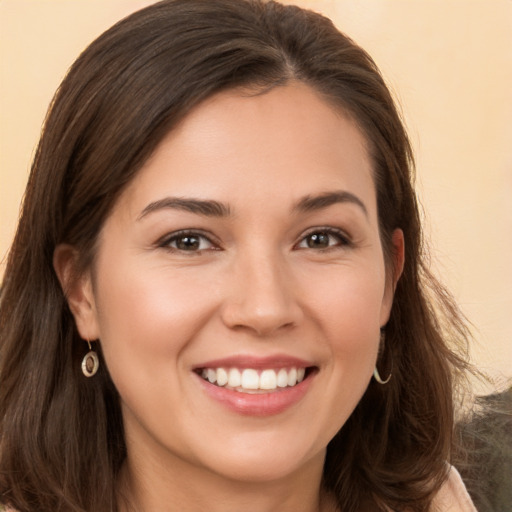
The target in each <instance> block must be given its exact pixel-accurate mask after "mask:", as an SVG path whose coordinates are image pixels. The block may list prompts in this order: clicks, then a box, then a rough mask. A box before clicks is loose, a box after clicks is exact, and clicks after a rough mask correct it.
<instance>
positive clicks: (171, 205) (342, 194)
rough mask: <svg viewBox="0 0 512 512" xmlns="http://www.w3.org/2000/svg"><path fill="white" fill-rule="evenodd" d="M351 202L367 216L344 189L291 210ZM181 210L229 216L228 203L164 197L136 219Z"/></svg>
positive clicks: (308, 198) (307, 200) (305, 199)
mask: <svg viewBox="0 0 512 512" xmlns="http://www.w3.org/2000/svg"><path fill="white" fill-rule="evenodd" d="M338 203H351V204H355V205H357V206H358V207H359V208H361V210H362V211H363V213H364V214H365V215H366V216H367V217H368V210H367V208H366V206H365V204H364V203H363V201H361V199H359V198H358V197H357V196H356V195H354V194H352V193H351V192H347V191H344V190H339V191H334V192H324V193H321V194H318V195H315V196H310V195H307V196H305V197H303V198H302V199H300V200H299V201H298V202H297V203H296V204H295V205H294V206H293V208H292V211H295V212H299V213H304V212H311V211H316V210H322V209H324V208H328V207H329V206H331V205H333V204H338ZM166 209H171V210H181V211H186V212H190V213H195V214H197V215H203V216H205V217H229V216H230V215H231V208H230V207H229V205H227V204H224V203H221V202H219V201H214V200H213V199H195V198H183V197H165V198H163V199H159V200H157V201H153V202H152V203H149V204H148V205H147V206H146V207H145V208H144V210H142V212H141V214H140V215H139V216H138V218H137V220H138V221H139V220H141V219H143V218H144V217H146V216H147V215H149V214H150V213H153V212H156V211H159V210H166Z"/></svg>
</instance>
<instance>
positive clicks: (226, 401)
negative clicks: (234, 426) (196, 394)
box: [197, 373, 315, 416]
mask: <svg viewBox="0 0 512 512" xmlns="http://www.w3.org/2000/svg"><path fill="white" fill-rule="evenodd" d="M314 376H315V374H313V373H312V374H311V375H309V376H308V377H307V378H306V379H304V380H303V381H302V382H300V383H299V384H296V385H295V386H293V387H289V388H282V389H279V388H278V389H277V390H276V391H271V392H269V393H254V394H250V393H243V392H240V391H234V390H232V389H227V388H223V387H220V386H216V385H215V384H211V383H210V382H208V381H207V380H205V379H203V378H202V377H200V376H199V375H198V376H197V378H198V379H199V380H200V383H201V385H202V387H203V389H204V390H205V392H206V393H207V394H208V396H209V397H210V398H213V399H214V400H216V401H217V402H219V403H221V404H222V405H223V406H225V407H227V408H228V409H230V410H232V411H234V412H236V413H238V414H243V415H246V416H272V415H275V414H280V413H282V412H284V411H286V410H287V409H289V408H290V407H292V406H294V405H295V404H297V403H298V402H300V401H301V400H302V398H303V397H304V395H305V394H306V393H307V391H308V389H309V387H310V385H311V382H312V380H313V378H314Z"/></svg>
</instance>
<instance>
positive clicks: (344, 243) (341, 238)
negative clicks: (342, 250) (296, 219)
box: [295, 227, 352, 252]
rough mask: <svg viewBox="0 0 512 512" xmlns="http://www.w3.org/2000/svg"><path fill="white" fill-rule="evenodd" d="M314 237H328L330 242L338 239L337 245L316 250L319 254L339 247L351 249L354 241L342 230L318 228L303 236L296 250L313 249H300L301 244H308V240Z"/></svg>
mask: <svg viewBox="0 0 512 512" xmlns="http://www.w3.org/2000/svg"><path fill="white" fill-rule="evenodd" d="M313 235H327V236H328V237H329V241H330V240H331V239H332V238H336V239H337V243H335V244H333V245H329V246H328V247H319V248H316V249H314V250H316V251H318V252H325V251H329V250H332V249H336V248H339V247H351V246H352V241H351V239H350V237H349V236H348V235H347V234H346V233H344V232H343V231H341V230H340V229H336V228H332V227H316V228H314V229H311V230H310V231H309V232H307V233H306V234H305V235H303V236H302V238H301V240H300V242H299V243H298V244H296V246H295V247H296V248H298V249H313V247H300V245H301V244H303V243H307V242H306V241H307V239H308V238H309V237H311V236H313Z"/></svg>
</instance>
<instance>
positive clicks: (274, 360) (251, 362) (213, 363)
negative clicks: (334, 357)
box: [194, 354, 315, 370]
mask: <svg viewBox="0 0 512 512" xmlns="http://www.w3.org/2000/svg"><path fill="white" fill-rule="evenodd" d="M311 366H315V365H314V364H313V363H312V362H311V361H306V360H305V359H301V358H298V357H294V356H289V355H287V354H275V355H271V356H265V357H260V356H251V355H235V356H229V357H224V358H220V359H212V360H210V361H205V362H204V363H201V364H198V365H195V366H194V370H199V369H202V368H253V369H255V370H256V369H264V368H308V367H311Z"/></svg>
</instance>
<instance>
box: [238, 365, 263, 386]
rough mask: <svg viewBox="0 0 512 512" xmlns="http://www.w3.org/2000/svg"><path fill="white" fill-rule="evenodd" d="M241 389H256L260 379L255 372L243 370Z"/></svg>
mask: <svg viewBox="0 0 512 512" xmlns="http://www.w3.org/2000/svg"><path fill="white" fill-rule="evenodd" d="M242 387H243V388H244V389H258V388H259V387H260V378H259V376H258V372H257V371H256V370H249V369H248V370H244V371H243V372H242Z"/></svg>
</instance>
